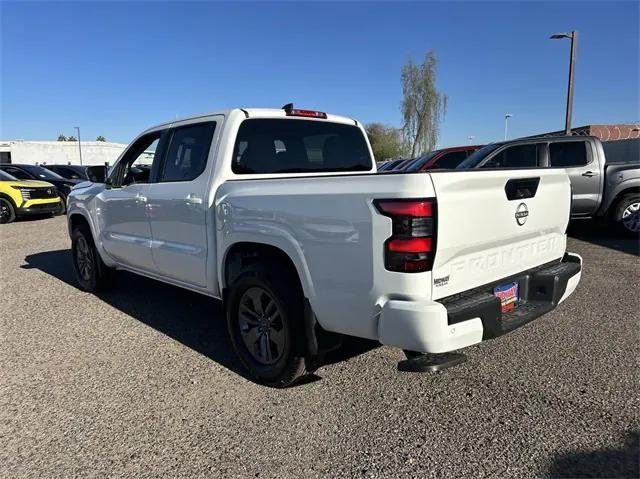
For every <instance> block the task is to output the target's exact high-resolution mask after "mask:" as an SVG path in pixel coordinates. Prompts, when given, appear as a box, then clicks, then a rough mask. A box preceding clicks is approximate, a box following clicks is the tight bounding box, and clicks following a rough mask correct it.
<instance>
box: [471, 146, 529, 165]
mask: <svg viewBox="0 0 640 479" xmlns="http://www.w3.org/2000/svg"><path fill="white" fill-rule="evenodd" d="M537 166H538V145H536V144H535V143H534V144H530V145H514V146H509V147H507V148H505V149H504V150H502V151H501V152H500V153H498V154H497V155H496V156H494V157H493V158H491V159H490V160H489V161H487V162H486V163H485V164H484V165H483V168H535V167H537Z"/></svg>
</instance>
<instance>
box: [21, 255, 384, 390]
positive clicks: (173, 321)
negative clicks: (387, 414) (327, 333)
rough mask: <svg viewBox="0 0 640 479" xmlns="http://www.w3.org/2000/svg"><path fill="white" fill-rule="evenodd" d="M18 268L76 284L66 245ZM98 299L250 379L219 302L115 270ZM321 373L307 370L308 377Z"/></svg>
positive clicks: (350, 346)
mask: <svg viewBox="0 0 640 479" xmlns="http://www.w3.org/2000/svg"><path fill="white" fill-rule="evenodd" d="M25 261H26V263H27V264H26V265H23V266H22V268H25V269H31V268H35V269H38V270H40V271H43V272H45V273H47V274H49V275H51V276H53V277H55V278H57V279H59V280H60V281H64V282H65V283H67V284H70V285H71V286H73V287H77V283H76V279H75V273H74V271H73V266H72V264H71V252H70V250H56V251H47V252H43V253H36V254H32V255H28V256H27V257H26V258H25ZM97 297H98V298H100V299H101V300H102V301H104V302H106V303H108V304H109V305H111V306H113V307H114V308H116V309H118V310H120V311H122V312H123V313H125V314H127V315H129V316H131V317H132V318H134V319H136V320H138V321H140V322H142V323H144V324H146V325H147V326H150V327H152V328H154V329H156V330H157V331H160V332H161V333H163V334H166V335H167V336H169V337H171V338H173V339H175V340H176V341H179V342H181V343H182V344H184V345H185V346H187V347H189V348H191V349H193V350H195V351H197V352H199V353H200V354H203V355H204V356H206V357H208V358H210V359H212V360H213V361H216V362H217V363H219V364H220V365H222V366H224V367H225V368H227V369H229V370H231V371H233V372H235V373H237V374H239V375H241V376H243V377H245V378H247V379H250V378H249V377H248V375H247V372H246V371H245V369H244V367H243V366H242V364H241V363H240V361H239V360H238V359H237V357H236V355H235V352H234V351H233V349H232V346H231V341H230V340H229V336H228V334H227V325H226V319H225V317H224V312H223V309H222V303H221V302H220V301H217V300H215V299H212V298H209V297H207V296H203V295H201V294H198V293H194V292H191V291H187V290H185V289H182V288H178V287H175V286H171V285H168V284H165V283H162V282H160V281H155V280H152V279H149V278H145V277H142V276H138V275H135V274H132V273H127V272H122V271H119V272H118V273H117V276H116V284H115V287H114V289H113V290H112V291H109V292H105V293H100V294H99V295H97ZM378 346H380V343H378V342H374V341H366V340H360V339H356V338H349V339H348V340H347V341H345V344H344V345H343V347H341V348H340V349H339V350H338V351H334V352H333V353H331V354H330V355H329V356H328V357H327V358H326V360H325V361H324V364H331V363H335V362H339V361H345V360H347V359H350V358H352V357H355V356H358V355H360V354H363V353H366V352H367V351H370V350H371V349H373V348H375V347H378ZM317 379H319V378H318V377H317V376H315V377H314V376H313V375H312V376H310V377H309V378H308V379H307V382H308V381H313V380H317Z"/></svg>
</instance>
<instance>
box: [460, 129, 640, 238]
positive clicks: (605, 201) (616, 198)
mask: <svg viewBox="0 0 640 479" xmlns="http://www.w3.org/2000/svg"><path fill="white" fill-rule="evenodd" d="M635 141H640V140H635ZM548 167H551V168H562V169H564V170H566V172H567V174H568V175H569V179H570V180H571V187H572V202H571V217H572V218H593V217H596V218H604V219H607V220H609V221H610V222H611V224H612V225H613V226H614V227H615V228H617V229H618V230H619V231H620V232H622V233H625V234H628V235H634V236H637V235H638V234H639V233H640V160H639V159H638V156H636V155H630V157H618V158H616V161H615V162H611V161H609V159H608V158H607V157H606V155H605V152H604V149H603V146H602V143H601V142H600V140H599V139H598V138H596V137H592V136H560V137H538V138H522V139H519V140H513V141H507V142H500V143H492V144H490V145H487V146H485V147H484V148H482V149H480V150H478V151H476V152H475V153H474V154H472V155H471V156H470V157H469V158H467V160H465V161H464V162H463V163H461V164H460V166H459V167H458V168H460V169H469V168H527V169H529V168H548Z"/></svg>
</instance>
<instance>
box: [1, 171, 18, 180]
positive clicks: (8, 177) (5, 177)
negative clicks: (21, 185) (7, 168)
mask: <svg viewBox="0 0 640 479" xmlns="http://www.w3.org/2000/svg"><path fill="white" fill-rule="evenodd" d="M0 181H20V180H19V179H18V178H16V177H15V176H11V175H10V174H9V173H6V172H4V171H2V170H0Z"/></svg>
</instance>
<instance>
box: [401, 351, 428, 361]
mask: <svg viewBox="0 0 640 479" xmlns="http://www.w3.org/2000/svg"><path fill="white" fill-rule="evenodd" d="M402 352H403V353H404V357H405V358H407V359H415V358H417V357H420V356H424V353H421V352H419V351H410V350H409V349H403V350H402Z"/></svg>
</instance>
